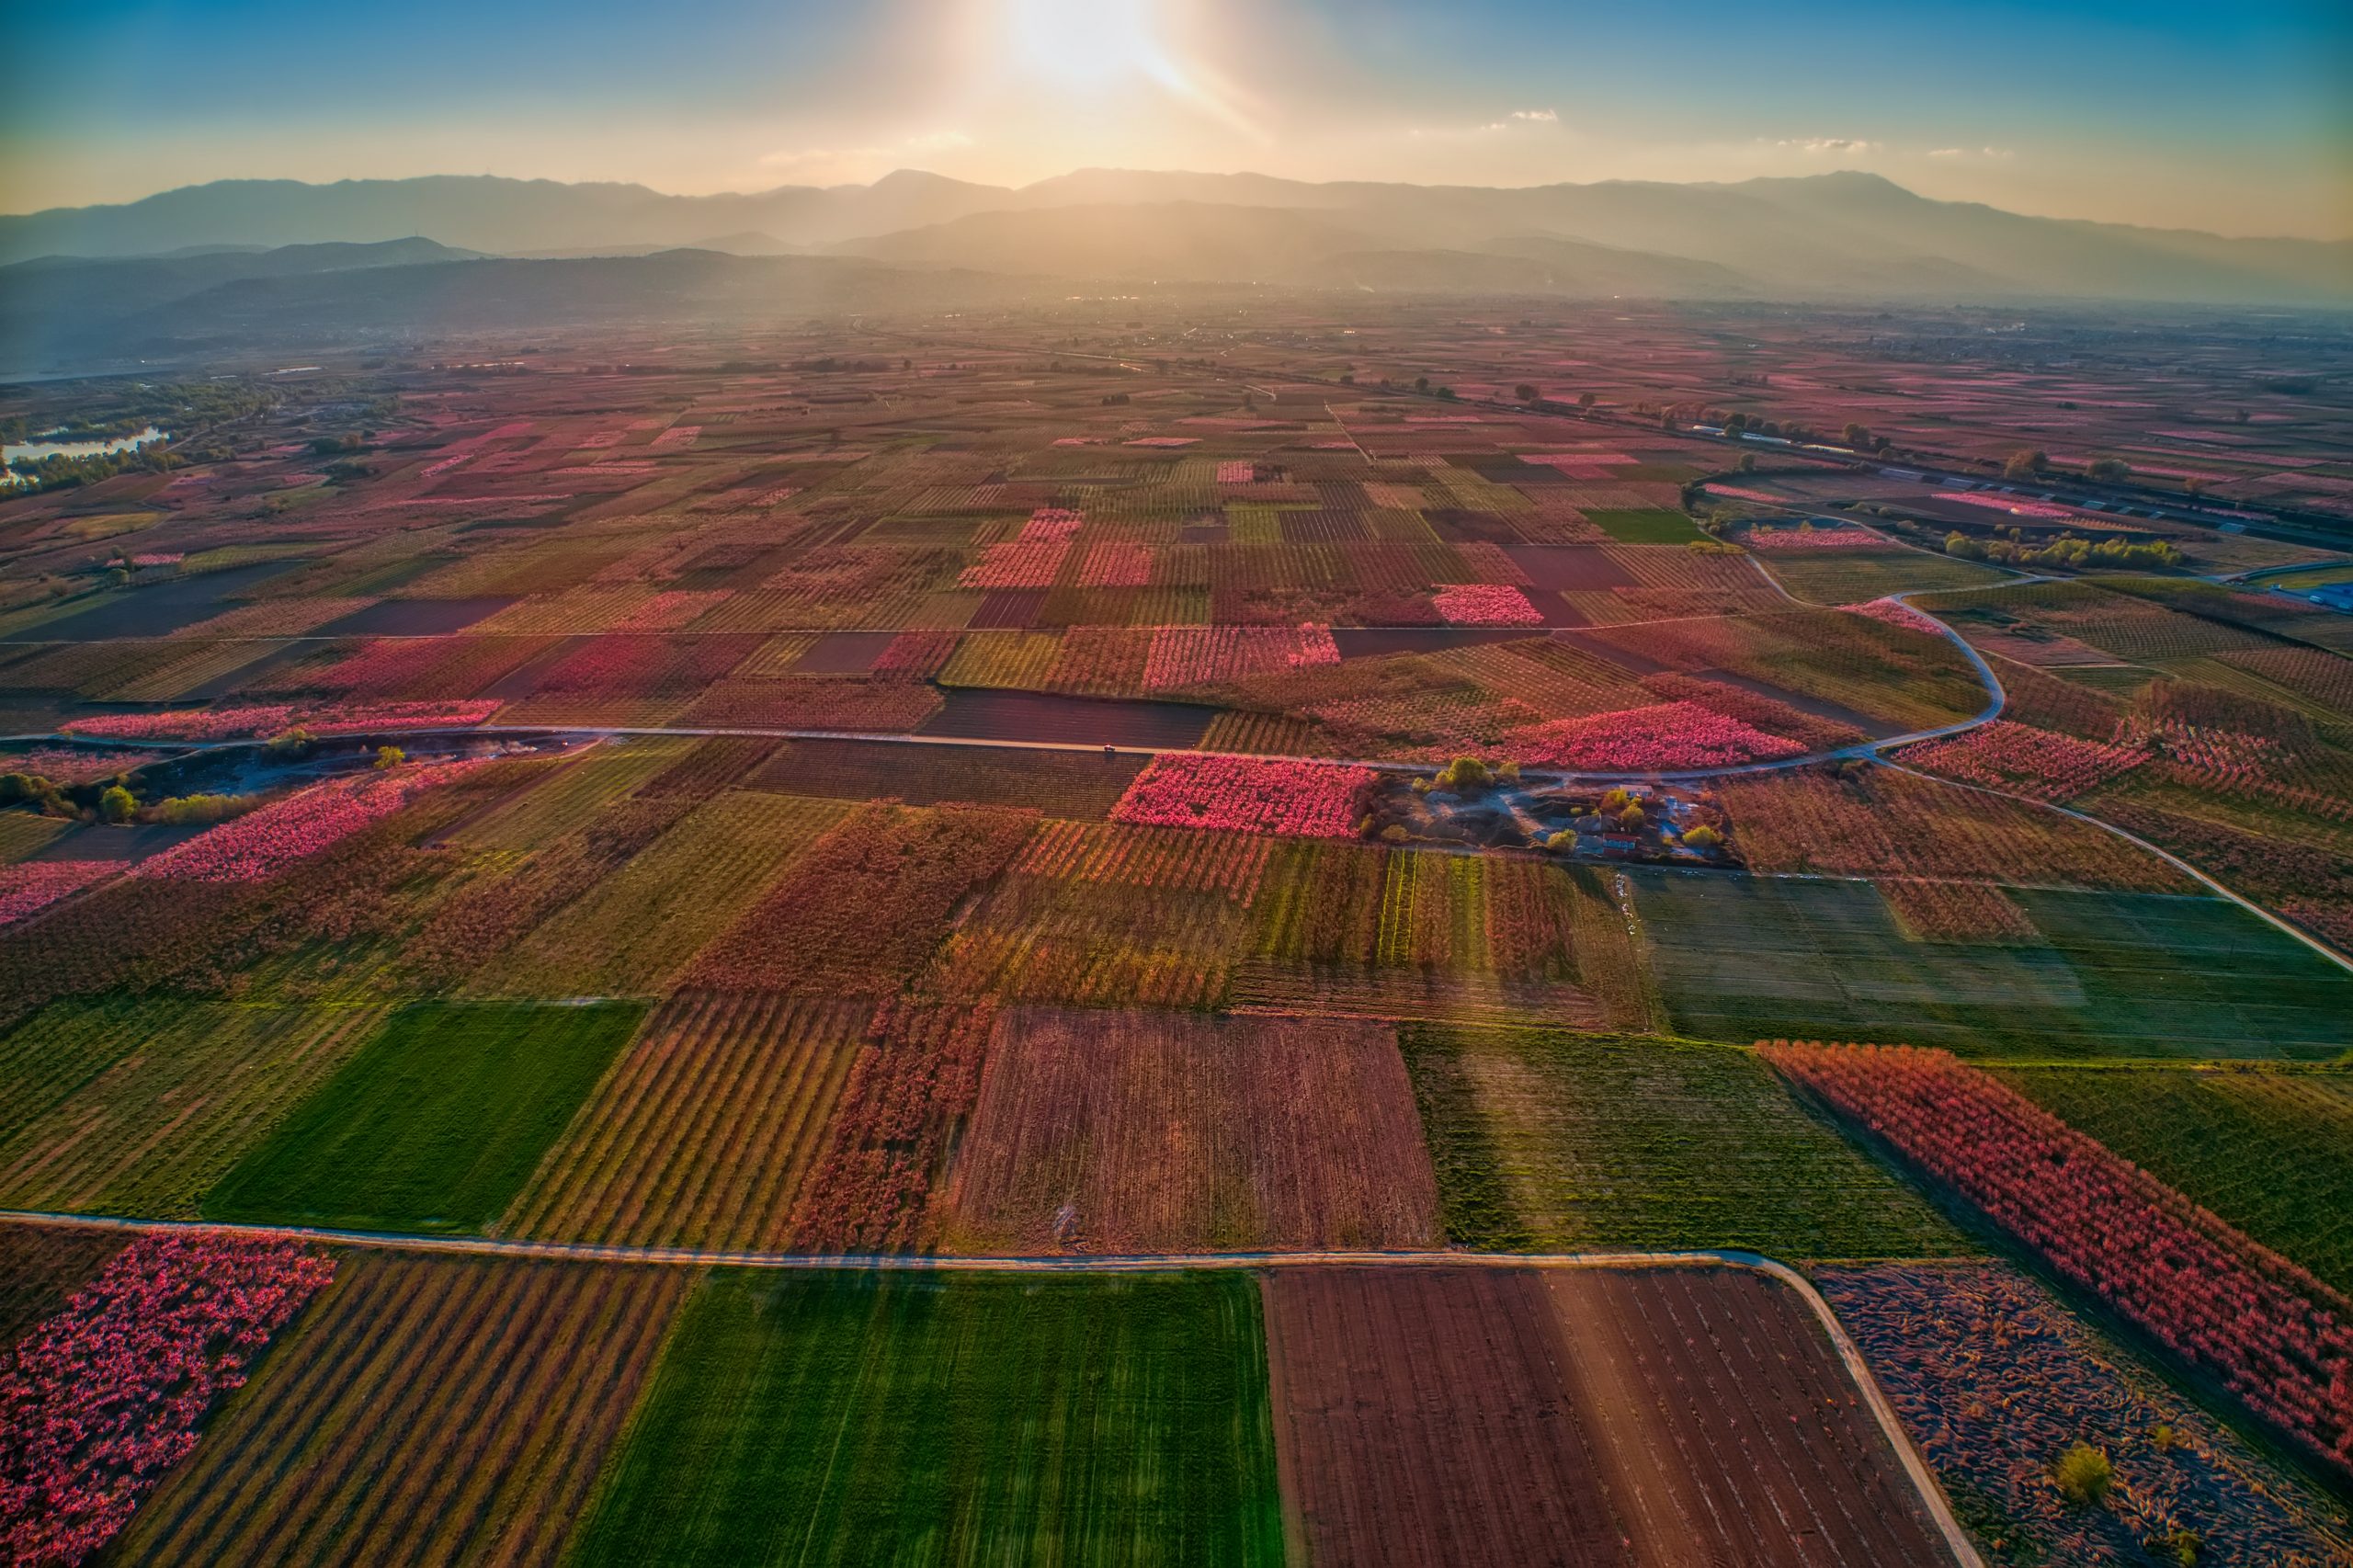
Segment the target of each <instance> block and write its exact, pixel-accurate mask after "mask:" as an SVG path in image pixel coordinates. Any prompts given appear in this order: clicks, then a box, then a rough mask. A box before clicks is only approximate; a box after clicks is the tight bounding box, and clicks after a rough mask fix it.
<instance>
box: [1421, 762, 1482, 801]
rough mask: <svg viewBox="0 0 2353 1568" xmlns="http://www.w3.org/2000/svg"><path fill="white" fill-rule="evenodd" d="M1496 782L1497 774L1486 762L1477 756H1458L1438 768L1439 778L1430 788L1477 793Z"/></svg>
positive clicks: (1467, 793) (1455, 792) (1466, 793)
mask: <svg viewBox="0 0 2353 1568" xmlns="http://www.w3.org/2000/svg"><path fill="white" fill-rule="evenodd" d="M1494 783H1495V774H1494V773H1493V772H1491V771H1490V770H1489V769H1488V767H1487V765H1486V764H1485V763H1483V762H1482V761H1480V760H1479V759H1478V758H1477V757H1475V756H1458V757H1456V758H1455V759H1454V760H1453V761H1452V762H1449V763H1448V764H1447V765H1446V766H1445V767H1442V768H1440V769H1438V778H1436V779H1435V780H1433V781H1432V783H1431V785H1430V788H1432V789H1434V790H1448V791H1449V792H1451V793H1453V794H1457V795H1475V794H1477V793H1478V792H1479V791H1480V790H1484V789H1487V788H1489V787H1491V786H1492V785H1493V784H1494Z"/></svg>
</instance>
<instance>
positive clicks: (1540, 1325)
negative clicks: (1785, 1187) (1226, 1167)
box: [1266, 1268, 1949, 1563]
mask: <svg viewBox="0 0 2353 1568" xmlns="http://www.w3.org/2000/svg"><path fill="white" fill-rule="evenodd" d="M1266 1290H1267V1339H1268V1343H1269V1346H1270V1350H1271V1356H1270V1359H1271V1362H1272V1366H1273V1372H1274V1388H1275V1404H1276V1420H1277V1423H1278V1432H1279V1437H1278V1441H1279V1443H1280V1444H1281V1446H1282V1448H1283V1451H1284V1460H1285V1471H1286V1473H1287V1474H1289V1475H1291V1476H1295V1477H1298V1478H1299V1481H1298V1484H1299V1485H1300V1487H1301V1491H1302V1496H1301V1498H1300V1500H1299V1509H1300V1515H1301V1527H1302V1529H1303V1531H1304V1532H1305V1534H1306V1537H1307V1543H1308V1551H1309V1554H1310V1558H1311V1560H1312V1561H1315V1562H1329V1561H1345V1562H1529V1561H1566V1562H1580V1563H1584V1562H1593V1563H1620V1562H1622V1563H1636V1562H1685V1561H1703V1562H1704V1561H1717V1562H1756V1563H1800V1562H1853V1563H1884V1562H1919V1563H1932V1562H1945V1561H1949V1556H1948V1549H1947V1548H1945V1547H1944V1545H1943V1544H1942V1543H1941V1542H1940V1541H1939V1540H1938V1537H1937V1533H1936V1529H1935V1527H1934V1525H1933V1523H1932V1522H1931V1521H1930V1519H1929V1518H1928V1517H1927V1512H1926V1510H1925V1509H1923V1508H1922V1507H1921V1506H1920V1503H1919V1499H1918V1495H1917V1494H1916V1493H1914V1492H1913V1491H1912V1490H1911V1488H1910V1486H1909V1484H1908V1483H1906V1482H1905V1481H1904V1478H1903V1476H1902V1473H1901V1471H1899V1470H1898V1469H1897V1467H1896V1464H1895V1459H1894V1454H1893V1449H1891V1448H1890V1447H1889V1446H1888V1443H1887V1440H1886V1439H1885V1437H1882V1436H1881V1433H1880V1432H1879V1430H1878V1429H1877V1427H1876V1426H1874V1425H1873V1423H1872V1421H1871V1419H1870V1415H1868V1413H1867V1412H1866V1411H1865V1410H1864V1409H1863V1407H1862V1405H1861V1403H1860V1401H1859V1400H1858V1399H1857V1398H1856V1397H1855V1396H1854V1395H1853V1393H1852V1392H1850V1391H1849V1388H1848V1387H1847V1386H1843V1385H1844V1384H1845V1380H1844V1378H1843V1377H1842V1375H1841V1374H1840V1372H1839V1371H1838V1369H1837V1368H1836V1364H1835V1363H1834V1362H1833V1361H1832V1359H1831V1358H1830V1357H1829V1355H1828V1343H1827V1341H1826V1339H1825V1338H1824V1335H1823V1334H1822V1331H1821V1328H1820V1326H1819V1325H1818V1324H1816V1323H1815V1322H1814V1321H1813V1316H1812V1314H1811V1313H1810V1312H1808V1311H1807V1310H1806V1308H1805V1307H1804V1306H1803V1305H1802V1303H1801V1301H1799V1299H1798V1297H1797V1295H1796V1293H1795V1292H1794V1291H1792V1290H1789V1289H1788V1288H1787V1287H1785V1286H1782V1285H1779V1284H1778V1283H1776V1282H1774V1281H1772V1280H1769V1279H1767V1278H1763V1277H1761V1276H1758V1275H1756V1274H1752V1273H1749V1272H1748V1271H1745V1270H1741V1269H1696V1268H1661V1269H1649V1270H1632V1271H1623V1272H1621V1271H1618V1270H1602V1269H1593V1270H1588V1269H1562V1270H1549V1271H1542V1272H1539V1271H1536V1270H1526V1271H1504V1270H1469V1269H1446V1268H1430V1269H1414V1270H1404V1269H1390V1270H1382V1271H1380V1272H1378V1273H1376V1272H1372V1271H1368V1270H1353V1271H1352V1270H1343V1269H1316V1270H1307V1269H1291V1270H1285V1271H1282V1272H1280V1273H1276V1274H1270V1275H1269V1276H1268V1277H1267V1287H1266ZM1699 1388H1705V1389H1706V1390H1708V1391H1709V1392H1707V1394H1706V1395H1705V1396H1704V1397H1705V1401H1706V1414H1705V1415H1701V1414H1700V1412H1699V1407H1698V1406H1697V1405H1696V1404H1695V1402H1694V1392H1695V1391H1696V1390H1697V1389H1699Z"/></svg>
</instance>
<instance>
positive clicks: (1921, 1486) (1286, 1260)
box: [0, 1210, 1985, 1568]
mask: <svg viewBox="0 0 2353 1568" xmlns="http://www.w3.org/2000/svg"><path fill="white" fill-rule="evenodd" d="M0 1222H5V1223H8V1224H21V1225H40V1226H46V1227H50V1228H53V1229H58V1230H75V1229H79V1230H97V1231H115V1232H129V1233H133V1234H140V1235H152V1234H170V1233H177V1232H185V1231H196V1232H208V1231H233V1232H236V1233H241V1234H246V1235H253V1236H267V1237H271V1238H277V1239H285V1240H295V1241H305V1242H313V1243H317V1244H322V1245H328V1246H344V1247H358V1248H365V1249H367V1250H369V1251H377V1252H415V1253H430V1254H438V1255H443V1256H475V1257H481V1256H487V1257H528V1258H534V1259H541V1260H562V1261H571V1262H579V1263H608V1264H640V1265H655V1266H661V1267H689V1268H693V1267H709V1268H760V1269H773V1270H800V1271H805V1272H810V1273H816V1272H821V1271H829V1270H844V1269H847V1270H857V1269H864V1270H870V1271H875V1272H896V1273H924V1274H950V1273H957V1272H972V1273H996V1274H1159V1273H1167V1272H1171V1271H1177V1270H1184V1271H1200V1270H1226V1271H1233V1270H1247V1271H1253V1272H1256V1271H1259V1270H1265V1269H1271V1268H1329V1267H1406V1268H1535V1269H1557V1268H1745V1269H1750V1270H1753V1271H1755V1272H1756V1273H1759V1274H1763V1275H1766V1276H1768V1277H1769V1278H1773V1279H1775V1280H1778V1281H1779V1282H1780V1283H1781V1284H1783V1285H1786V1286H1788V1287H1790V1289H1791V1290H1795V1291H1796V1292H1797V1293H1798V1295H1799V1297H1800V1298H1801V1299H1802V1301H1804V1302H1805V1303H1806V1305H1807V1306H1808V1307H1809V1308H1810V1309H1811V1310H1812V1311H1813V1316H1814V1321H1815V1322H1817V1323H1819V1324H1821V1325H1822V1329H1823V1332H1824V1334H1826V1335H1828V1336H1829V1339H1830V1346H1831V1348H1832V1349H1833V1350H1834V1351H1836V1353H1837V1357H1838V1360H1839V1363H1840V1365H1842V1366H1843V1367H1844V1368H1845V1369H1846V1370H1847V1378H1848V1380H1849V1381H1851V1382H1853V1384H1854V1385H1855V1389H1856V1392H1859V1393H1860V1394H1861V1395H1862V1398H1863V1403H1865V1404H1866V1405H1868V1406H1869V1407H1870V1412H1871V1415H1872V1416H1873V1418H1874V1419H1876V1420H1877V1421H1878V1423H1879V1427H1880V1430H1881V1433H1882V1434H1883V1435H1884V1436H1885V1437H1886V1438H1887V1440H1888V1442H1889V1443H1890V1444H1891V1445H1892V1446H1893V1448H1894V1450H1895V1454H1896V1457H1897V1459H1898V1460H1901V1461H1902V1462H1903V1465H1904V1473H1905V1475H1906V1476H1907V1477H1909V1478H1910V1480H1911V1482H1912V1486H1913V1490H1914V1491H1915V1492H1916V1493H1917V1494H1919V1497H1920V1501H1921V1503H1922V1505H1923V1506H1926V1507H1927V1510H1928V1517H1930V1518H1931V1519H1932V1520H1934V1521H1935V1523H1936V1526H1937V1528H1938V1533H1940V1534H1941V1535H1942V1536H1943V1537H1944V1540H1945V1545H1946V1548H1947V1550H1949V1551H1951V1553H1952V1554H1953V1559H1954V1561H1955V1562H1957V1563H1959V1564H1960V1565H1961V1568H1985V1562H1984V1558H1983V1557H1981V1556H1980V1555H1979V1554H1978V1551H1977V1548H1976V1546H1975V1544H1974V1543H1973V1542H1972V1541H1971V1540H1970V1539H1969V1533H1968V1532H1967V1531H1966V1530H1964V1529H1962V1528H1961V1522H1960V1521H1959V1520H1958V1519H1956V1518H1955V1517H1953V1512H1952V1507H1951V1505H1950V1504H1949V1502H1947V1500H1946V1498H1945V1494H1944V1489H1943V1488H1942V1487H1941V1486H1939V1485H1938V1483H1937V1480H1936V1477H1935V1475H1934V1474H1933V1473H1932V1472H1931V1471H1929V1469H1928V1466H1927V1461H1926V1460H1923V1459H1922V1458H1921V1457H1920V1452H1919V1449H1917V1448H1916V1447H1915V1445H1914V1443H1913V1441H1912V1438H1911V1436H1910V1434H1908V1433H1906V1432H1905V1431H1904V1424H1903V1422H1902V1420H1901V1419H1899V1418H1898V1417H1897V1415H1896V1414H1895V1407H1894V1406H1893V1404H1891V1403H1888V1399H1887V1395H1886V1394H1885V1393H1884V1392H1882V1391H1881V1388H1880V1386H1879V1380H1878V1379H1876V1378H1875V1377H1873V1376H1872V1375H1871V1371H1870V1364H1869V1363H1868V1362H1866V1361H1865V1360H1864V1359H1863V1354H1862V1351H1861V1350H1860V1349H1859V1348H1858V1347H1857V1346H1856V1344H1855V1342H1854V1340H1853V1339H1852V1338H1850V1337H1849V1336H1848V1335H1847V1331H1846V1329H1845V1327H1844V1326H1843V1325H1841V1324H1840V1323H1839V1322H1838V1314H1837V1313H1836V1312H1834V1311H1832V1310H1831V1306H1830V1303H1829V1302H1828V1301H1825V1300H1824V1298H1823V1295H1822V1292H1820V1291H1819V1290H1815V1289H1814V1288H1813V1281H1811V1280H1809V1279H1807V1278H1806V1277H1805V1276H1804V1275H1802V1274H1801V1273H1799V1272H1798V1271H1797V1270H1796V1269H1794V1268H1791V1267H1790V1266H1789V1265H1788V1264H1785V1263H1781V1262H1779V1261H1778V1260H1776V1259H1773V1258H1769V1257H1767V1256H1764V1255H1763V1254H1761V1253H1754V1252H1746V1251H1743V1250H1739V1249H1736V1248H1722V1249H1706V1250H1701V1251H1696V1252H1589V1253H1495V1252H1256V1253H1166V1254H1128V1255H1107V1256H981V1257H949V1256H938V1255H935V1254H910V1253H888V1254H859V1255H842V1256H829V1255H825V1254H817V1253H772V1252H700V1251H697V1250H695V1249H693V1248H688V1247H631V1246H609V1245H603V1244H589V1243H580V1242H533V1241H519V1240H506V1239H503V1238H500V1237H494V1236H430V1235H404V1234H400V1233H392V1232H384V1231H334V1230H323V1229H317V1228H313V1227H308V1226H296V1225H220V1224H210V1223H207V1222H205V1221H198V1220H133V1219H125V1218H120V1217H117V1216H110V1215H86V1214H58V1213H48V1212H41V1211H36V1210H0Z"/></svg>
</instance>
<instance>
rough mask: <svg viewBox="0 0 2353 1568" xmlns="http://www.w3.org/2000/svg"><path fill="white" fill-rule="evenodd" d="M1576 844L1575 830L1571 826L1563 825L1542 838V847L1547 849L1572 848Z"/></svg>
mask: <svg viewBox="0 0 2353 1568" xmlns="http://www.w3.org/2000/svg"><path fill="white" fill-rule="evenodd" d="M1576 846H1577V830H1576V829H1574V828H1573V827H1564V828H1563V829H1561V831H1560V832H1558V833H1555V834H1553V835H1551V836H1550V837H1548V838H1546V839H1545V840H1544V847H1545V848H1547V849H1563V850H1567V849H1574V848H1575V847H1576Z"/></svg>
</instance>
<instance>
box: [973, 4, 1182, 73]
mask: <svg viewBox="0 0 2353 1568" xmlns="http://www.w3.org/2000/svg"><path fill="white" fill-rule="evenodd" d="M1155 9H1156V6H1155V5H1154V0H1009V4H1008V10H1007V16H1006V29H1007V32H1008V34H1009V35H1010V36H1009V40H1008V41H1009V42H1010V43H1011V45H1012V52H1013V55H1014V58H1015V59H1017V60H1018V61H1019V62H1021V63H1022V64H1023V65H1024V66H1026V67H1027V68H1028V69H1029V70H1030V71H1033V72H1035V73H1036V74H1039V75H1040V76H1043V77H1046V78H1048V79H1049V80H1051V81H1054V82H1057V83H1060V84H1062V85H1066V86H1072V87H1107V86H1111V85H1117V84H1118V83H1120V82H1121V81H1123V80H1126V79H1129V78H1132V77H1138V76H1155V75H1158V74H1161V71H1162V57H1161V50H1160V44H1159V40H1158V39H1157V38H1156V36H1155V32H1156V29H1155V28H1154V20H1155V17H1154V11H1155Z"/></svg>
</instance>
